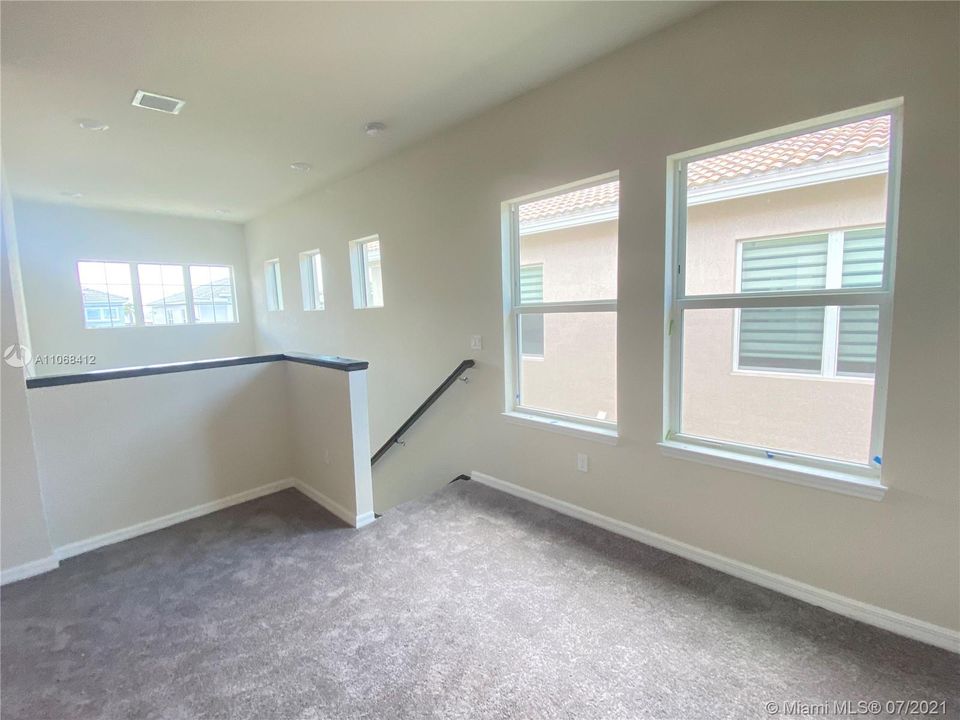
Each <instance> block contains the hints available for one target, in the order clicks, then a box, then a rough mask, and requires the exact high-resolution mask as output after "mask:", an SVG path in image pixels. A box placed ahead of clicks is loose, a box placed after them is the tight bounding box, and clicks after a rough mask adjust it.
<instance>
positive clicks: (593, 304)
mask: <svg viewBox="0 0 960 720" xmlns="http://www.w3.org/2000/svg"><path fill="white" fill-rule="evenodd" d="M619 179H620V173H619V171H613V172H609V173H605V174H603V175H597V176H595V177H591V178H587V179H585V180H578V181H577V182H572V183H568V184H566V185H561V186H559V187H554V188H551V189H549V190H546V191H544V192H538V193H532V194H530V195H524V196H522V197H518V198H514V199H512V200H508V201H506V202H504V203H501V206H500V210H501V238H502V241H501V249H502V255H503V263H502V277H501V282H502V289H503V347H504V413H503V414H504V415H505V416H506V417H507V418H508V419H509V420H511V421H513V422H519V423H521V424H525V425H531V426H533V427H540V428H543V429H547V430H551V431H557V432H563V433H566V434H570V435H575V436H578V437H582V438H585V439H591V440H599V441H600V442H605V443H607V444H613V443H615V442H616V440H617V438H618V427H617V423H616V422H612V421H609V420H598V419H596V418H589V417H582V416H580V415H568V414H566V413H559V412H551V411H549V410H543V409H540V408H531V407H527V406H525V405H521V403H520V373H521V369H522V368H521V365H522V363H521V353H520V316H521V315H526V314H532V315H536V314H541V313H542V314H548V313H571V312H613V313H616V312H617V304H618V302H617V299H616V298H613V299H608V300H580V301H568V302H542V303H522V304H521V302H520V213H519V208H520V206H521V205H524V204H526V203H529V202H533V201H535V200H544V199H546V198H550V197H555V196H557V195H565V194H567V193H569V192H573V191H575V190H582V189H584V188H588V187H592V186H594V185H603V184H605V183H609V182H612V181H614V180H619ZM616 217H619V214H617V215H610V216H609V217H603V218H602V219H603V220H610V219H614V218H616ZM599 221H600V220H597V222H599ZM578 224H582V223H578ZM523 357H528V356H523ZM617 377H618V382H619V373H618V374H617ZM615 393H616V396H617V397H619V393H618V392H616V390H615Z"/></svg>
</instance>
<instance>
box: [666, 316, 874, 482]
mask: <svg viewBox="0 0 960 720" xmlns="http://www.w3.org/2000/svg"><path fill="white" fill-rule="evenodd" d="M849 309H850V308H842V310H843V311H846V310H849ZM801 310H804V311H805V310H809V309H807V308H801ZM817 310H818V311H819V312H820V313H823V309H822V308H817ZM735 312H736V311H735V310H733V309H729V308H724V309H709V310H687V311H685V312H684V313H683V318H682V323H683V327H682V332H683V336H682V337H683V343H682V358H681V373H682V375H681V399H680V403H681V418H680V431H681V432H682V433H685V434H688V435H694V436H698V437H704V438H710V439H713V440H721V441H729V442H735V443H738V444H742V445H749V446H755V447H758V448H762V449H766V450H769V451H772V452H775V451H777V450H781V451H789V452H795V453H803V454H808V455H814V456H818V457H824V458H831V459H836V460H845V461H851V462H858V463H861V464H866V463H867V462H868V458H869V450H870V425H871V416H872V412H873V382H872V381H859V380H858V381H856V382H851V381H850V380H843V379H840V380H838V379H830V378H822V377H805V376H803V375H799V374H798V375H794V376H793V377H791V376H790V375H789V374H786V373H782V372H780V373H756V374H753V373H739V372H735V371H734V362H733V358H732V357H731V353H732V348H733V347H734V342H733V337H732V333H733V332H734V329H735V327H736V323H735ZM743 313H746V309H744V310H741V323H742V320H743V318H742V314H743ZM805 329H809V328H805ZM791 354H799V353H796V352H795V351H794V350H791ZM785 355H786V352H784V356H785Z"/></svg>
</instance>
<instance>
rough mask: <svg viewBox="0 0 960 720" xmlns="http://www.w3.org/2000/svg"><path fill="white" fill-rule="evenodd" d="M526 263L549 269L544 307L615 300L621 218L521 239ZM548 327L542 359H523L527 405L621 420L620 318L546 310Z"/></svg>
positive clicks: (544, 289) (524, 236) (545, 273)
mask: <svg viewBox="0 0 960 720" xmlns="http://www.w3.org/2000/svg"><path fill="white" fill-rule="evenodd" d="M520 263H521V264H522V265H528V264H536V263H542V264H543V300H544V302H570V301H575V300H608V299H611V298H616V297H617V221H616V220H608V221H606V222H600V223H592V224H590V225H580V226H578V227H572V228H565V229H562V230H551V231H548V232H542V233H536V234H534V235H523V236H522V237H521V238H520ZM543 325H544V328H543V342H544V351H543V357H542V358H534V357H524V358H523V359H522V364H521V370H520V371H521V373H522V380H521V388H522V395H523V398H522V402H523V405H525V406H526V407H532V408H543V409H547V410H552V411H554V412H564V413H570V414H573V415H582V416H584V417H590V418H596V417H598V413H601V412H602V413H605V414H606V419H607V420H611V421H614V420H616V419H617V396H616V395H617V318H616V315H615V314H614V313H547V314H545V315H544V322H543ZM572 378H573V379H574V380H573V381H571V379H572Z"/></svg>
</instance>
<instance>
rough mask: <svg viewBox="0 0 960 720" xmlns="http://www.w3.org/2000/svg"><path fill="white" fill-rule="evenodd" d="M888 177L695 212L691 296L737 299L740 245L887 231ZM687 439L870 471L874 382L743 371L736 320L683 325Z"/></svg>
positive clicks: (704, 318)
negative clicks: (866, 229) (871, 228)
mask: <svg viewBox="0 0 960 720" xmlns="http://www.w3.org/2000/svg"><path fill="white" fill-rule="evenodd" d="M885 220H886V177H885V176H880V175H877V176H873V177H867V178H860V179H857V180H845V181H842V182H833V183H827V184H823V185H815V186H812V187H806V188H799V189H795V190H783V191H780V192H775V193H766V194H763V195H754V196H752V197H746V198H739V199H735V200H726V201H723V202H716V203H709V204H706V205H695V206H693V207H691V208H690V209H689V213H688V215H687V247H688V252H687V274H686V281H687V289H688V290H687V291H688V292H689V293H691V294H694V293H695V294H708V293H732V292H735V291H736V268H737V242H738V241H740V240H749V239H752V238H763V237H771V236H777V235H792V234H800V233H805V232H818V231H829V230H839V229H844V228H856V227H858V226H864V225H877V224H881V225H882V224H884V222H885ZM684 323H685V324H684V335H683V342H684V368H683V418H682V429H683V432H685V433H689V434H691V435H700V436H702V437H712V438H720V439H733V440H737V441H739V442H742V443H746V444H751V445H758V446H760V447H767V448H771V449H780V450H792V451H795V452H805V453H810V454H813V455H819V456H822V457H831V458H839V459H843V460H851V461H854V462H859V463H865V462H866V461H867V460H868V459H869V454H870V427H871V414H872V412H873V381H872V380H870V379H866V378H852V377H847V378H844V377H838V378H824V377H810V376H807V377H800V376H797V375H793V376H790V375H787V374H782V373H781V374H778V373H763V372H760V373H748V372H738V371H736V370H735V359H734V357H733V348H734V311H732V310H697V311H691V312H688V313H687V314H686V318H685V321H684Z"/></svg>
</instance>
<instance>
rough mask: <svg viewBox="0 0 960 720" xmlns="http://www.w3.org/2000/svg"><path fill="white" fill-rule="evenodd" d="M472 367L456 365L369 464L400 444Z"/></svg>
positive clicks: (471, 361) (471, 362)
mask: <svg viewBox="0 0 960 720" xmlns="http://www.w3.org/2000/svg"><path fill="white" fill-rule="evenodd" d="M474 365H476V363H475V362H474V361H473V360H464V361H463V362H462V363H460V364H459V365H457V369H456V370H454V371H453V372H452V373H450V374H449V375H448V376H447V379H446V380H444V381H443V382H442V383H440V387H438V388H437V389H436V390H434V391H433V392H432V393H430V397H428V398H427V399H426V400H424V401H423V404H421V405H420V407H418V408H417V409H416V410H414V411H413V415H411V416H410V417H408V418H407V421H406V422H405V423H403V425H401V426H400V428H399V429H398V430H397V431H396V432H395V433H394V434H393V435H391V436H390V439H389V440H387V441H386V442H385V443H384V444H383V447H382V448H380V449H379V450H377V452H376V453H374V455H373V457H372V458H370V464H371V465H374V464H376V462H377V460H379V459H380V458H382V457H383V456H384V455H386V453H387V450H389V449H390V448H391V447H393V446H394V445H396V444H398V443H401V441H400V438H401V437H402V436H403V435H404V433H406V432H407V430H409V429H410V428H411V426H412V425H413V424H414V423H415V422H416V421H417V420H419V419H420V416H421V415H423V414H424V413H425V412H426V411H427V410H428V409H429V407H430V406H431V405H433V404H434V403H435V402H436V401H437V398H439V397H440V396H441V395H443V393H444V392H445V391H446V390H447V388H449V387H450V386H451V385H453V384H454V383H455V382H456V381H457V380H459V379H460V376H461V375H463V373H464V371H465V370H469V369H470V368H472V367H473V366H474Z"/></svg>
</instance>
